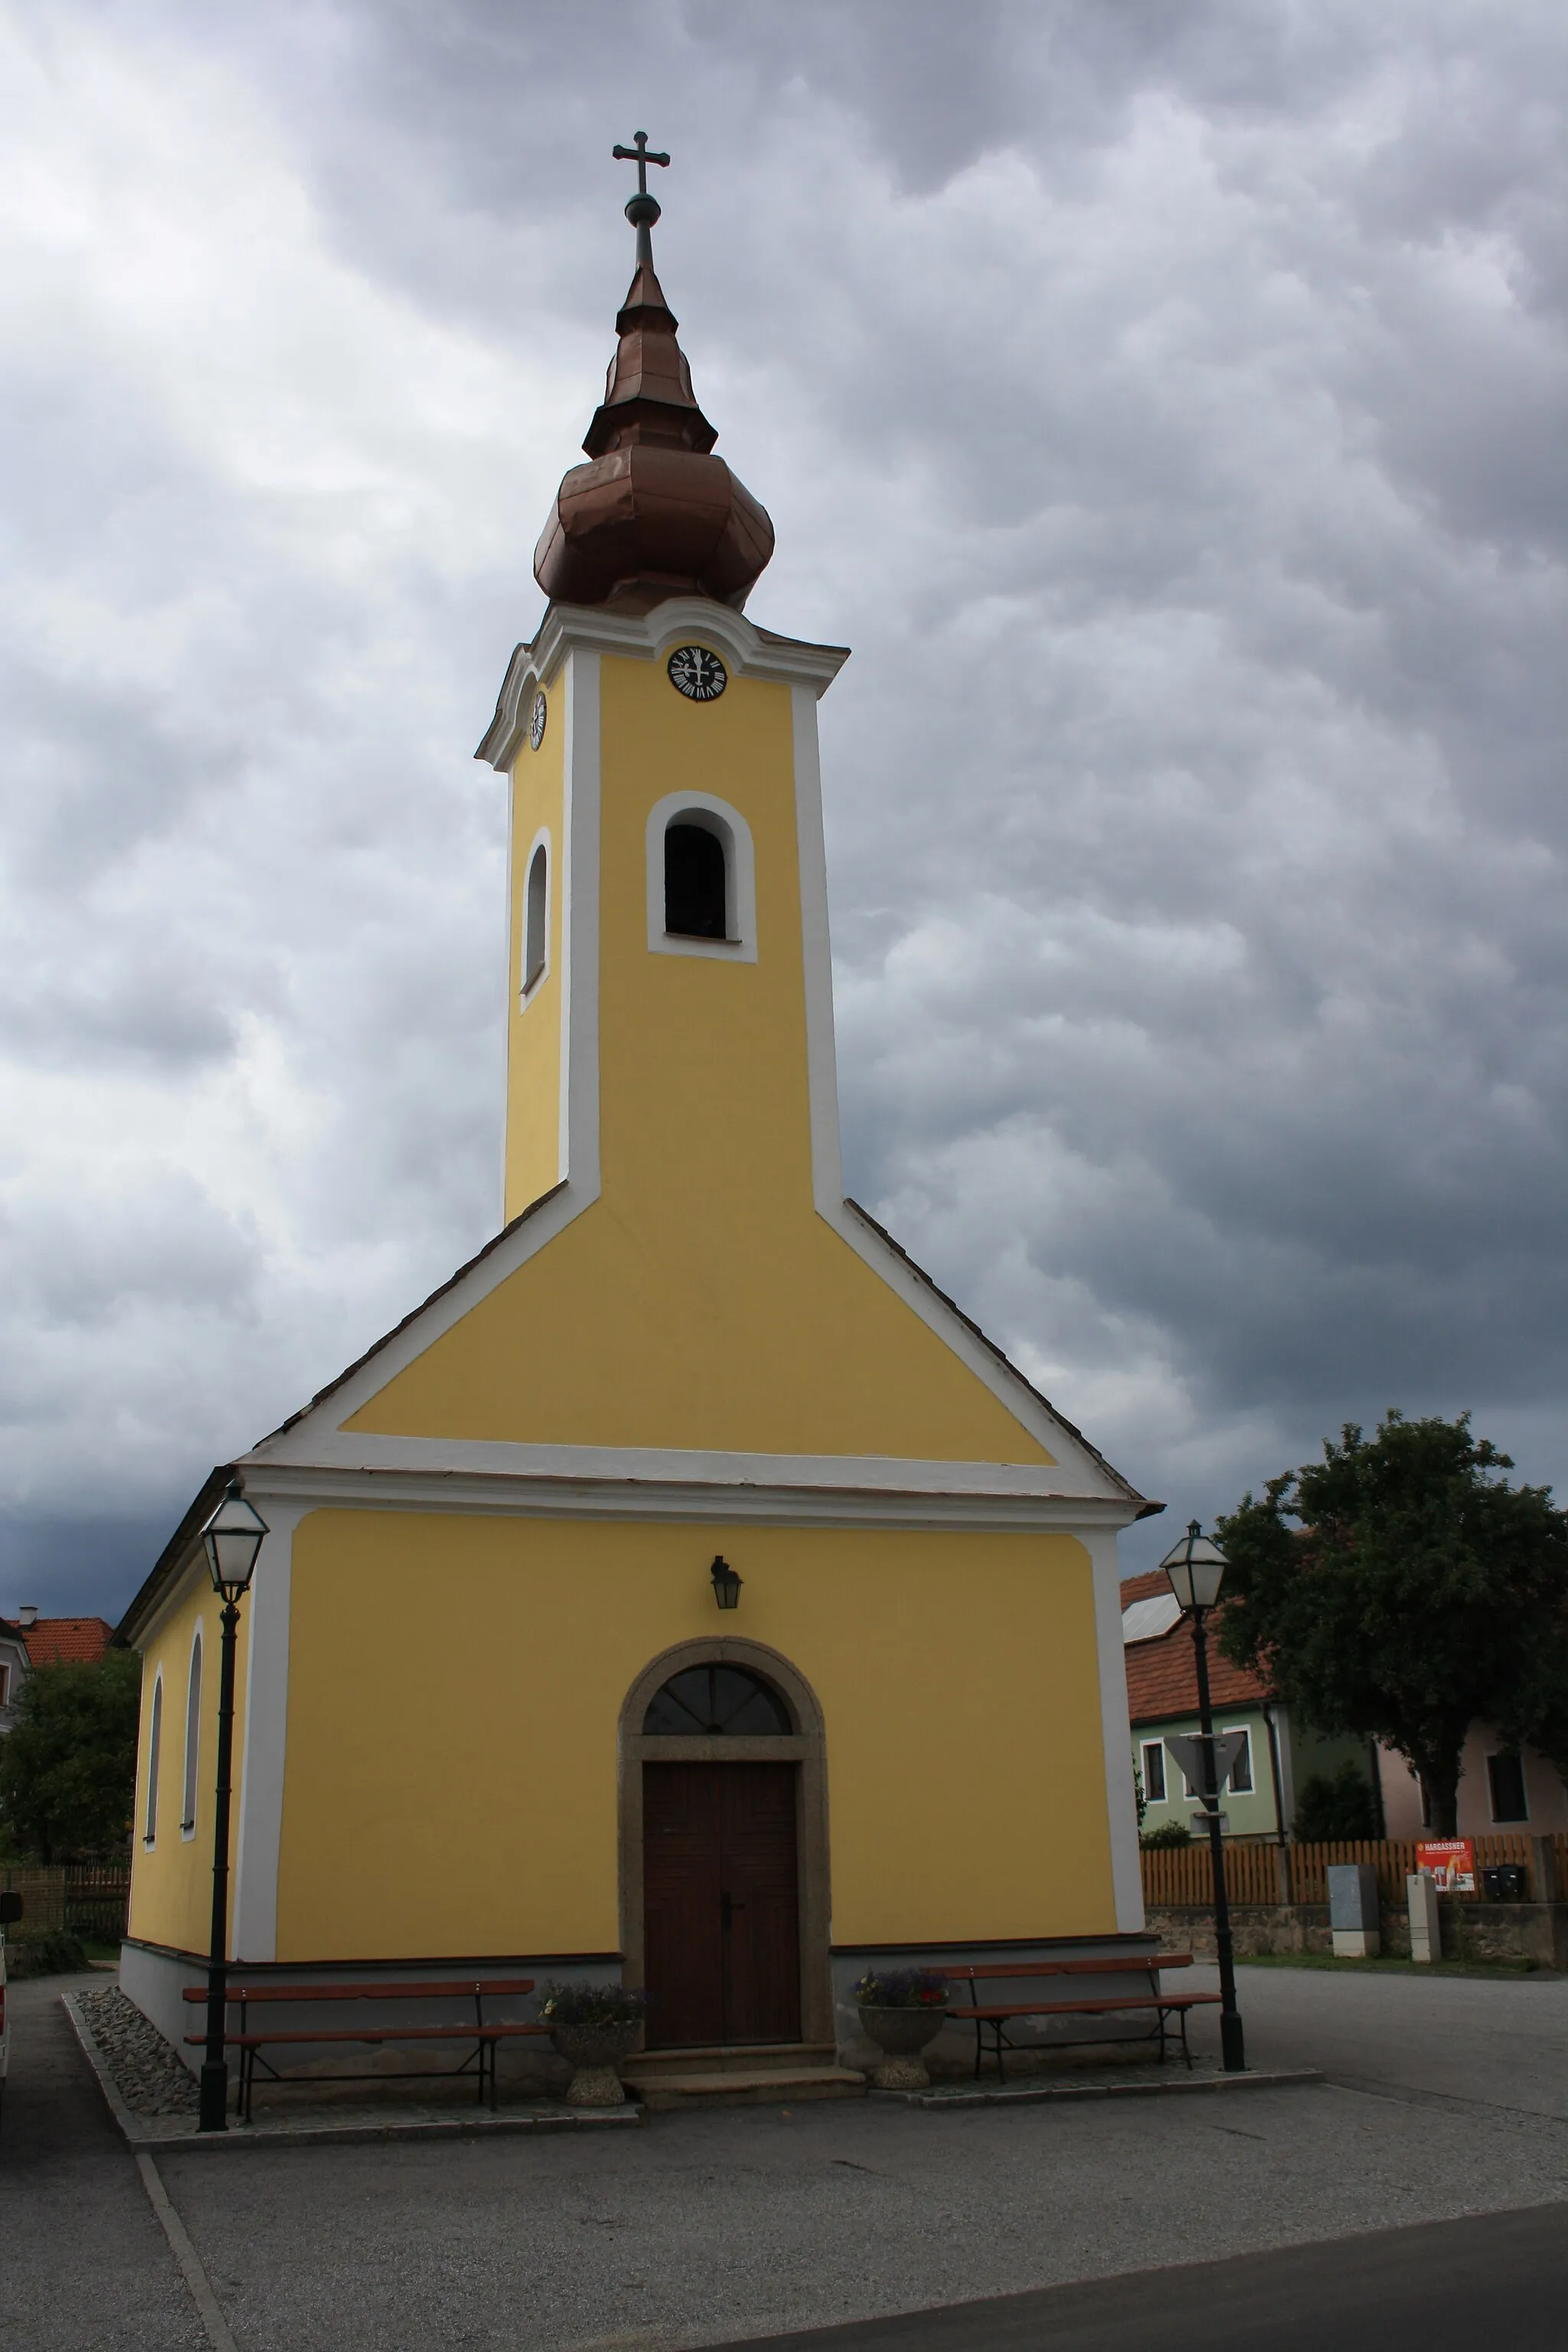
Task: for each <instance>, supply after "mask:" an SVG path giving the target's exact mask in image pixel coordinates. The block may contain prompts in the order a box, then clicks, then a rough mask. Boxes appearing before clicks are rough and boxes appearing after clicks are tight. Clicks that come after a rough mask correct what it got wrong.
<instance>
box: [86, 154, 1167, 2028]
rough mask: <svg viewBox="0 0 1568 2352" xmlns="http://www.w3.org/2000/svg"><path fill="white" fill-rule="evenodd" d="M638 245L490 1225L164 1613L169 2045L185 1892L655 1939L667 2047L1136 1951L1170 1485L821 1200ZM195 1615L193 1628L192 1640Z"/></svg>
mask: <svg viewBox="0 0 1568 2352" xmlns="http://www.w3.org/2000/svg"><path fill="white" fill-rule="evenodd" d="M627 212H628V215H630V216H631V218H632V220H633V222H634V225H635V226H636V227H637V269H636V274H635V276H634V278H633V280H632V283H631V287H630V289H629V290H628V293H627V295H626V302H625V304H624V306H623V308H622V310H621V311H620V313H619V315H618V318H617V320H616V329H617V337H618V341H617V347H616V353H615V357H614V359H613V361H612V362H611V365H610V369H609V375H608V381H607V383H606V387H605V397H604V400H603V402H602V403H601V404H600V406H599V408H598V409H597V411H596V412H595V416H594V418H593V421H592V424H591V425H590V426H589V429H588V433H587V436H586V437H585V439H584V451H585V453H586V460H587V462H585V463H584V464H583V465H580V466H577V467H574V468H573V469H572V470H571V471H570V472H568V473H567V475H566V477H565V478H564V479H563V482H562V485H561V488H560V491H559V494H558V496H557V499H556V501H555V505H554V508H553V510H552V514H551V516H550V519H549V521H548V523H547V525H546V528H545V530H544V533H543V536H542V539H541V541H540V543H539V547H538V550H537V552H536V556H535V572H536V576H537V578H538V581H539V583H540V585H541V587H542V590H543V591H544V593H545V594H546V596H547V598H548V600H549V601H548V606H547V610H546V612H545V614H544V618H543V621H542V625H541V626H540V629H539V631H538V634H537V635H536V636H535V637H534V639H533V641H532V643H531V644H529V645H525V646H519V647H518V649H517V651H516V653H515V654H514V655H513V656H512V658H511V661H510V666H509V667H508V670H507V673H506V677H505V679H504V681H503V683H502V686H501V689H500V699H499V701H498V704H497V707H496V712H495V716H494V719H493V720H492V721H491V723H490V726H489V729H488V730H487V731H486V733H485V736H484V739H483V740H482V742H481V744H480V746H479V756H480V757H481V758H483V759H484V760H486V761H489V763H490V764H491V765H492V766H493V767H494V769H495V770H496V772H498V773H499V775H500V777H502V778H503V779H504V781H505V789H506V793H507V795H508V805H509V812H510V859H509V868H510V882H509V887H510V962H509V967H508V971H507V974H506V990H507V1003H508V1016H507V1017H508V1064H507V1068H508V1079H507V1130H506V1160H505V1200H504V1209H503V1215H504V1223H503V1224H502V1226H501V1230H500V1232H499V1233H498V1234H497V1235H496V1237H495V1239H494V1240H493V1241H491V1242H490V1243H489V1244H488V1245H487V1246H486V1247H485V1248H484V1249H483V1250H481V1251H480V1253H479V1255H478V1256H477V1257H475V1258H474V1259H472V1260H471V1261H470V1263H469V1264H468V1265H465V1266H463V1267H461V1268H459V1270H458V1272H457V1273H456V1274H455V1275H454V1276H452V1278H451V1280H450V1281H449V1282H447V1284H446V1285H445V1286H443V1287H442V1288H441V1289H440V1290H438V1291H437V1292H436V1293H435V1295H434V1296H433V1297H430V1298H428V1299H426V1302H425V1303H424V1305H423V1306H421V1307H417V1308H416V1310H415V1311H414V1312H413V1313H412V1314H410V1315H409V1316H408V1317H407V1318H405V1320H404V1321H403V1322H402V1323H401V1324H399V1325H398V1327H397V1328H396V1329H395V1330H394V1331H392V1332H390V1333H388V1334H387V1336H386V1337H385V1338H384V1339H382V1340H381V1341H379V1342H378V1343H377V1345H376V1346H374V1348H373V1349H370V1351H369V1352H368V1354H366V1355H365V1356H364V1357H363V1358H362V1360H360V1361H359V1362H358V1363H356V1364H354V1365H352V1366H351V1367H350V1368H349V1369H348V1370H346V1371H345V1372H343V1373H342V1374H341V1375H340V1377H339V1378H338V1379H336V1380H335V1381H332V1382H331V1385H330V1386H328V1387H326V1388H324V1389H323V1390H322V1391H321V1393H320V1394H319V1395H318V1396H317V1397H315V1399H314V1400H313V1401H312V1402H310V1404H309V1405H307V1406H306V1407H305V1408H304V1409H303V1410H302V1411H301V1412H298V1413H296V1414H295V1415H294V1416H293V1418H292V1419H291V1420H289V1421H288V1422H286V1423H284V1424H283V1426H282V1427H281V1428H280V1429H279V1430H277V1431H275V1432H274V1433H273V1434H272V1435H271V1436H269V1437H267V1438H265V1439H263V1440H262V1441H261V1443H260V1444H258V1445H256V1446H254V1447H253V1448H252V1449H251V1450H250V1451H249V1452H248V1453H246V1454H241V1455H239V1456H238V1457H237V1460H236V1461H235V1462H234V1463H232V1464H226V1465H223V1466H222V1467H221V1468H220V1469H218V1470H216V1471H215V1472H214V1474H213V1476H212V1478H211V1479H210V1480H209V1481H208V1482H207V1484H206V1485H205V1486H204V1487H203V1489H202V1492H201V1493H200V1494H199V1495H198V1496H196V1498H195V1502H194V1503H193V1505H192V1507H191V1510H190V1512H189V1513H188V1514H187V1515H186V1517H185V1518H184V1521H183V1522H182V1524H181V1526H180V1528H178V1529H177V1530H176V1531H175V1534H174V1537H173V1538H172V1539H171V1541H170V1543H169V1545H168V1546H167V1548H166V1549H165V1550H164V1551H163V1555H162V1557H161V1559H159V1560H158V1562H157V1564H156V1566H155V1567H154V1569H153V1571H152V1573H151V1575H150V1576H149V1578H148V1580H147V1581H146V1583H145V1584H144V1586H143V1587H142V1591H141V1592H140V1593H139V1594H138V1596H137V1598H136V1600H135V1601H134V1602H133V1603H132V1608H131V1610H130V1612H129V1613H128V1615H127V1618H126V1620H125V1622H124V1626H123V1628H122V1631H123V1633H125V1635H126V1637H127V1638H128V1639H130V1640H131V1641H132V1642H133V1643H135V1644H136V1645H137V1646H138V1647H139V1648H140V1650H141V1651H142V1656H143V1661H144V1673H143V1696H142V1741H141V1755H140V1765H139V1777H138V1787H137V1797H136V1821H135V1843H134V1857H133V1874H132V1903H131V1914H130V1926H129V1934H128V1937H127V1939H126V1943H125V1948H124V1953H123V1960H122V1969H121V1982H122V1984H123V1986H124V1988H125V1990H127V1992H128V1993H130V1995H131V1996H132V1999H134V2000H137V2001H138V2002H139V2003H140V2004H141V2005H142V2008H143V2009H144V2010H145V2011H147V2013H148V2014H149V2015H150V2016H152V2017H153V2019H154V2020H155V2021H157V2022H158V2023H159V2024H160V2025H161V2026H162V2027H163V2030H164V2031H165V2032H167V2033H168V2034H169V2036H170V2038H171V2039H172V2040H174V2041H176V2042H178V2041H180V2040H182V2039H183V2037H184V2034H185V2033H187V2032H189V2031H190V2014H191V2012H190V2011H189V2010H188V2009H186V2008H184V2007H183V2006H182V1995H183V1993H184V1990H185V1989H186V1988H187V1987H191V1986H195V1985H198V1984H200V1982H201V1981H202V1969H203V1965H204V1962H205V1952H206V1937H207V1916H208V1910H209V1906H210V1904H211V1900H212V1887H213V1871H212V1825H213V1813H212V1804H213V1799H212V1796H211V1793H210V1792H211V1790H212V1788H213V1783H214V1772H215V1759H216V1713H215V1710H216V1667H215V1661H216V1643H217V1631H216V1622H217V1604H216V1601H215V1597H214V1594H213V1591H212V1588H211V1584H210V1582H209V1581H208V1578H207V1573H206V1569H205V1561H204V1559H203V1556H202V1546H201V1528H202V1526H203V1523H204V1521H205V1519H206V1517H207V1515H208V1513H209V1511H210V1510H211V1508H212V1507H213V1505H214V1503H215V1502H216V1499H217V1498H218V1496H220V1495H221V1494H222V1492H223V1491H224V1489H225V1487H226V1486H227V1485H228V1483H229V1481H230V1479H231V1477H232V1478H234V1479H237V1481H238V1482H239V1484H240V1485H241V1486H243V1490H244V1493H245V1495H246V1496H247V1499H248V1500H249V1501H250V1502H251V1503H252V1504H253V1505H254V1506H255V1507H256V1508H257V1509H258V1511H259V1512H260V1514H261V1515H262V1517H263V1518H264V1519H265V1521H266V1524H267V1528H268V1533H267V1536H266V1539H265V1541H264V1543H263V1545H262V1548H261V1550H260V1553H259V1556H258V1562H257V1567H256V1571H255V1577H254V1580H253V1582H252V1584H251V1587H250V1589H249V1591H248V1593H247V1596H246V1599H245V1603H244V1607H243V1612H242V1615H241V1621H240V1625H239V1633H238V1643H239V1647H238V1659H237V1664H238V1679H237V1706H236V1721H235V1759H236V1762H235V1770H234V1809H233V1826H232V1838H231V1844H230V1874H229V1932H228V1943H229V1950H230V1953H231V1954H232V1957H233V1965H234V1968H235V1969H243V1970H244V1972H245V1974H246V1976H247V1979H248V1980H252V1981H254V1980H257V1979H260V1978H263V1977H276V1978H278V1979H279V1980H281V1981H288V1980H289V1979H298V1980H299V1981H300V1982H305V1981H310V1982H317V1981H330V1980H331V1976H332V1973H333V1971H338V1972H339V1973H341V1974H345V1975H352V1976H353V1979H354V1980H355V1981H356V1982H363V1980H364V1979H365V1977H366V1975H367V1973H368V1974H369V1975H371V1976H373V1977H382V1976H384V1978H385V1979H387V1982H388V1984H389V1985H395V1983H396V1982H397V1981H398V1979H400V1978H401V1979H405V1980H408V1981H412V1980H413V1979H428V1978H430V1977H431V1976H432V1975H433V1974H434V1975H437V1976H438V1977H440V1976H443V1975H444V1974H445V1973H450V1974H451V1975H452V1976H453V1977H454V1978H456V1977H457V1976H459V1975H461V1974H462V1973H464V1972H465V1971H472V1970H473V1969H475V1967H476V1966H477V1965H478V1964H479V1963H483V1964H484V1966H485V1967H486V1968H487V1969H489V1968H492V1967H494V1966H497V1965H502V1966H504V1967H505V1968H506V1969H508V1970H513V1969H518V1970H521V1971H524V1972H526V1973H527V1974H530V1975H537V1977H538V1978H540V1979H544V1978H547V1977H548V1978H552V1979H558V1980H559V1979H565V1980H572V1979H574V1977H575V1978H580V1979H583V1980H584V1981H597V1980H603V1979H607V1978H619V1979H621V1980H622V1981H623V1982H624V1983H626V1984H628V1985H637V1986H646V1988H647V1994H648V2000H649V2011H648V2024H647V2042H648V2044H649V2047H650V2048H652V2049H664V2050H671V2051H679V2050H687V2049H693V2050H695V2049H701V2050H705V2051H712V2050H714V2049H719V2050H726V2049H733V2050H738V2051H745V2050H747V2049H755V2048H758V2047H761V2046H763V2045H767V2046H769V2047H771V2048H773V2049H774V2050H778V2049H784V2050H786V2051H787V2050H790V2049H798V2050H800V2051H802V2052H804V2053H824V2052H833V2053H837V2056H838V2057H839V2058H843V2057H844V2056H846V2055H847V2054H851V2053H853V2051H854V2049H855V2047H856V2046H857V2031H858V2029H857V2025H856V2018H855V2007H854V2000H853V1995H852V1988H853V1985H854V1982H855V1980H856V1979H857V1978H858V1977H859V1976H860V1975H861V1974H862V1972H863V1971H864V1970H866V1969H868V1967H874V1966H878V1965H888V1966H909V1965H910V1964H913V1963H917V1962H922V1961H925V1962H931V1963H932V1964H952V1963H954V1962H956V1961H958V1960H962V1959H966V1958H969V1959H981V1960H995V1959H997V1958H1007V1957H1012V1956H1019V1957H1024V1956H1029V1955H1036V1954H1046V1953H1049V1952H1056V1951H1072V1950H1078V1951H1079V1952H1081V1953H1082V1954H1083V1955H1086V1956H1089V1957H1093V1956H1095V1955H1097V1954H1100V1953H1105V1954H1108V1955H1109V1954H1111V1953H1113V1952H1117V1951H1126V1950H1130V1949H1137V1950H1142V1949H1145V1948H1147V1944H1148V1939H1147V1938H1146V1937H1144V1935H1143V1914H1142V1895H1141V1888H1140V1878H1139V1866H1138V1847H1137V1822H1136V1810H1135V1802H1134V1793H1133V1788H1132V1780H1131V1763H1130V1748H1129V1739H1128V1728H1127V1699H1126V1688H1125V1682H1124V1676H1123V1667H1122V1643H1121V1597H1120V1589H1119V1581H1118V1568H1117V1533H1118V1530H1119V1529H1120V1528H1122V1527H1125V1526H1126V1525H1127V1524H1129V1522H1131V1520H1133V1519H1134V1518H1137V1517H1141V1516H1142V1515H1143V1514H1145V1513H1146V1512H1148V1511H1150V1510H1152V1509H1157V1508H1158V1507H1159V1506H1157V1505H1153V1504H1148V1503H1145V1502H1144V1501H1143V1500H1142V1497H1141V1496H1139V1495H1138V1494H1137V1493H1136V1492H1135V1491H1134V1490H1133V1488H1132V1487H1131V1486H1129V1485H1128V1483H1127V1482H1126V1480H1125V1479H1123V1478H1122V1477H1121V1476H1120V1475H1118V1473H1117V1472H1115V1471H1114V1470H1113V1469H1111V1468H1110V1465H1109V1464H1107V1463H1106V1462H1105V1461H1104V1460H1103V1459H1102V1458H1101V1456H1100V1454H1097V1453H1096V1452H1095V1450H1094V1448H1093V1447H1092V1446H1091V1445H1090V1444H1089V1443H1088V1442H1087V1441H1086V1440H1085V1439H1084V1437H1083V1436H1081V1435H1080V1434H1079V1432H1078V1431H1077V1430H1076V1429H1075V1428H1073V1427H1072V1426H1071V1424H1070V1423H1068V1422H1066V1421H1065V1420H1063V1419H1062V1418H1061V1416H1060V1415H1059V1414H1058V1412H1056V1411H1055V1410H1054V1409H1053V1408H1052V1406H1051V1405H1050V1404H1048V1403H1047V1401H1046V1400H1045V1399H1044V1398H1043V1397H1042V1396H1040V1395H1039V1394H1038V1393H1037V1391H1035V1390H1034V1389H1033V1388H1032V1387H1031V1386H1030V1384H1029V1383H1028V1381H1026V1380H1025V1379H1024V1378H1023V1376H1022V1375H1021V1374H1020V1373H1019V1372H1018V1371H1017V1370H1016V1368H1015V1367H1014V1366H1013V1365H1012V1364H1010V1363H1009V1362H1008V1361H1007V1360H1005V1357H1004V1356H1003V1355H1002V1353H1001V1352H1000V1351H999V1350H998V1349H996V1348H995V1347H994V1346H993V1345H992V1344H991V1343H990V1342H989V1341H988V1340H987V1339H985V1338H984V1335H983V1334H982V1333H981V1332H980V1331H979V1330H978V1329H977V1328H975V1326H974V1325H973V1323H972V1322H970V1321H969V1320H968V1318H966V1317H965V1316H964V1315H963V1313H962V1312H961V1311H960V1310H959V1308H958V1307H955V1306H954V1305H953V1304H952V1301H951V1300H950V1299H948V1298H947V1297H944V1296H943V1295H942V1292H940V1291H939V1290H938V1289H937V1288H936V1286H934V1285H933V1284H932V1283H931V1281H930V1279H929V1278H928V1277H927V1276H925V1275H923V1274H922V1273H921V1270H920V1269H919V1267H918V1266H916V1265H913V1264H912V1263H911V1261H910V1259H909V1258H908V1257H907V1256H906V1255H905V1254H904V1253H903V1252H902V1251H901V1250H900V1248H899V1246H898V1244H897V1243H896V1242H895V1241H893V1239H892V1238H891V1237H890V1236H889V1234H887V1233H885V1232H884V1231H883V1230H882V1228H881V1227H880V1226H879V1224H878V1223H876V1221H875V1220H874V1219H873V1218H871V1217H870V1216H868V1214H867V1213H866V1212H865V1211H864V1210H862V1209H860V1208H858V1206H857V1205H856V1204H855V1203H854V1202H851V1201H848V1200H847V1199H846V1198H845V1197H844V1192H843V1186H842V1181H841V1177H840V1171H839V1150H838V1135H837V1116H838V1107H837V1078H836V1073H835V1065H834V1037H833V1003H832V984H831V974H830V965H829V950H828V919H827V887H826V863H825V857H824V850H823V826H822V804H821V794H822V782H821V778H820V774H819V769H818V756H817V703H818V701H819V699H820V698H821V697H822V696H823V695H824V694H826V692H827V690H828V688H830V687H831V686H832V684H833V681H834V679H835V677H837V672H838V670H839V668H840V667H842V665H843V663H844V661H845V660H846V658H847V656H846V653H845V651H844V649H843V648H841V647H838V646H822V645H814V644H809V643H804V642H802V641H800V640H798V639H795V638H792V637H788V636H784V635H776V634H774V633H773V632H772V631H770V630H768V629H765V628H763V627H762V626H760V625H758V624H757V623H756V622H754V621H753V620H752V619H751V618H750V617H749V616H748V615H747V614H746V612H745V610H744V607H745V604H746V602H747V599H748V596H749V594H750V592H751V590H752V587H753V585H754V583H755V582H756V580H757V579H758V577H759V576H760V574H761V572H762V571H763V568H764V566H765V565H766V563H767V562H768V559H769V556H770V555H771V553H772V550H773V529H772V525H771V523H770V521H769V520H768V517H767V515H766V513H765V512H764V510H763V508H762V507H761V506H760V505H759V504H758V503H757V501H756V500H755V499H753V498H752V496H751V494H750V493H749V492H748V491H747V490H746V489H745V488H744V487H743V486H742V484H741V483H740V482H739V481H738V480H737V479H736V478H735V477H734V476H733V475H732V474H731V471H730V469H729V468H728V467H727V466H726V465H725V464H724V462H723V460H722V459H721V458H720V457H717V456H716V455H714V452H713V445H714V442H715V439H716V437H717V436H716V435H715V432H714V429H713V427H712V426H711V425H710V424H709V422H708V420H707V418H706V417H705V416H704V415H703V414H702V411H701V409H700V406H699V405H698V403H697V400H696V397H695V395H694V393H693V391H692V385H691V377H690V373H689V368H688V364H687V362H686V359H685V357H684V355H683V353H682V352H681V350H680V347H679V342H678V341H677V321H676V319H675V317H674V316H673V314H672V313H671V311H670V310H669V308H668V304H667V302H666V300H665V298H664V294H663V291H662V289H661V288H660V286H659V282H658V278H657V276H656V275H655V272H654V268H653V258H652V251H651V240H650V230H651V226H652V223H653V221H654V220H655V219H656V218H657V217H658V205H657V204H656V203H655V202H654V200H653V199H652V198H651V197H648V196H647V195H646V194H644V195H643V196H641V197H640V198H634V199H633V200H632V203H631V204H630V205H628V206H627ZM204 1658H205V1662H206V1663H205V1675H204Z"/></svg>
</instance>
